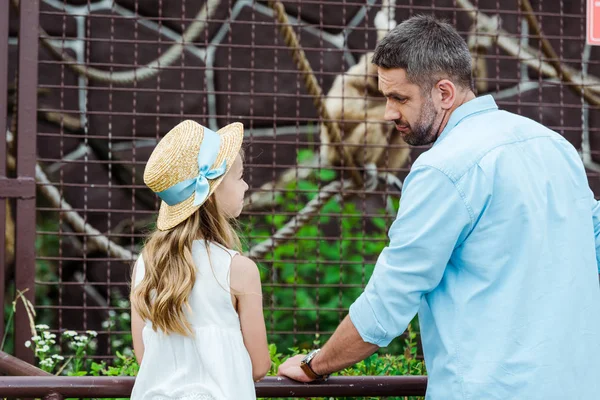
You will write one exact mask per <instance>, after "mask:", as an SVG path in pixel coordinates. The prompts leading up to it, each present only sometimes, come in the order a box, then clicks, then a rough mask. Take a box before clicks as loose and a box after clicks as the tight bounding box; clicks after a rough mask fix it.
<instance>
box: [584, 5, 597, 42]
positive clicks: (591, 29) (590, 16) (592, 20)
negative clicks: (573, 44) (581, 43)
mask: <svg viewBox="0 0 600 400" xmlns="http://www.w3.org/2000/svg"><path fill="white" fill-rule="evenodd" d="M587 43H588V44H592V45H600V1H598V0H588V1H587Z"/></svg>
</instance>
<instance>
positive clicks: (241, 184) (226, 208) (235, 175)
mask: <svg viewBox="0 0 600 400" xmlns="http://www.w3.org/2000/svg"><path fill="white" fill-rule="evenodd" d="M246 190H248V184H247V183H246V181H244V163H243V162H242V156H241V155H239V154H238V156H237V157H236V159H235V162H234V163H233V165H232V166H231V169H230V170H229V172H228V173H227V175H225V177H224V178H223V181H222V182H221V184H220V185H219V186H218V187H217V189H216V190H215V200H216V201H217V204H218V206H219V209H221V210H222V211H223V212H224V213H225V215H226V216H227V217H228V218H237V217H239V215H240V214H241V212H242V208H243V207H244V194H245V193H246Z"/></svg>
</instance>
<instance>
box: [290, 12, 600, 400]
mask: <svg viewBox="0 0 600 400" xmlns="http://www.w3.org/2000/svg"><path fill="white" fill-rule="evenodd" d="M373 63H374V64H375V65H377V67H378V76H379V89H380V90H381V92H382V93H383V94H384V95H385V97H386V98H387V106H386V111H385V119H386V120H389V121H393V122H394V123H395V125H396V129H397V130H398V132H399V133H400V135H402V137H403V139H404V140H405V141H406V142H407V143H409V144H412V145H427V144H430V143H433V146H432V148H431V149H430V150H428V151H427V152H425V153H424V154H422V155H421V156H420V157H419V158H418V159H417V160H416V161H415V163H414V165H413V166H412V169H411V171H410V174H409V175H408V176H407V178H406V181H405V184H404V191H403V195H402V201H401V205H400V210H399V212H398V216H397V219H396V221H395V222H394V223H393V225H392V226H391V228H390V231H389V237H390V243H389V246H388V247H387V248H385V250H384V251H383V252H382V254H381V255H380V257H379V259H378V261H377V265H376V267H375V271H374V273H373V276H372V277H371V279H370V281H369V283H368V285H367V287H366V289H365V292H364V293H363V294H362V295H361V296H360V297H359V298H358V299H357V300H356V302H355V303H354V304H353V305H352V306H351V307H350V313H349V316H347V317H346V318H345V319H344V320H343V321H342V323H341V324H340V326H339V327H338V328H337V330H336V331H335V333H334V334H333V336H332V337H331V339H330V340H329V341H328V342H327V343H326V344H325V346H324V347H323V348H322V349H321V350H320V351H318V352H312V353H310V355H309V356H308V357H307V358H306V359H304V361H303V364H304V365H302V366H301V362H302V360H303V356H296V357H293V358H291V359H290V360H288V361H287V362H286V363H284V364H283V365H282V366H281V367H280V369H279V374H280V375H285V376H288V377H290V378H293V379H296V380H299V381H303V382H308V381H311V380H313V379H314V378H319V377H320V376H322V375H325V374H329V373H332V372H334V371H338V370H341V369H343V368H345V367H347V366H349V365H352V364H354V363H356V362H358V361H360V360H362V359H364V358H366V357H368V356H369V355H371V354H372V353H373V352H375V351H376V350H377V349H378V348H379V347H385V346H387V345H388V344H389V343H390V341H391V340H392V339H394V338H395V337H397V336H399V335H400V334H402V332H403V331H404V330H405V329H406V327H407V325H408V323H409V322H410V321H411V319H412V318H413V317H414V315H415V314H416V313H417V311H418V312H419V322H420V326H421V335H422V341H423V352H424V355H425V363H426V366H427V370H428V375H429V384H428V388H427V399H428V400H439V399H443V400H455V399H460V400H465V399H473V400H483V399H485V400H490V399H503V400H504V399H526V400H532V399H540V400H541V399H544V400H546V399H600V288H599V284H598V275H597V271H598V262H599V260H600V258H599V256H598V250H599V247H600V207H599V205H598V202H596V201H595V200H594V197H593V194H592V192H591V190H590V189H589V186H588V182H587V177H586V174H585V170H584V167H583V165H582V163H581V160H580V158H579V156H578V154H577V152H576V150H575V149H574V148H573V146H571V144H569V143H568V142H567V141H566V140H565V139H564V138H563V137H561V136H560V135H559V134H557V133H555V132H553V131H551V130H549V129H547V128H545V127H544V126H542V125H540V124H538V123H536V122H534V121H532V120H529V119H527V118H524V117H521V116H518V115H515V114H511V113H508V112H505V111H500V110H498V107H497V106H496V103H495V102H494V100H493V98H492V97H491V96H483V97H479V98H477V97H476V96H475V94H474V93H473V91H472V90H471V88H472V80H471V56H470V54H469V50H468V48H467V45H466V43H465V42H464V41H463V40H462V38H461V37H460V36H459V35H458V33H457V32H456V31H455V30H454V29H453V28H452V27H451V26H450V25H448V24H446V23H442V22H439V21H437V20H435V19H433V18H431V17H427V16H417V17H413V18H411V19H409V20H406V21H405V22H403V23H402V24H400V25H399V26H397V27H396V28H395V29H394V30H392V31H391V32H390V33H389V34H388V35H387V36H386V37H385V38H384V39H383V40H382V41H381V42H380V43H379V45H378V46H377V48H376V50H375V54H374V56H373Z"/></svg>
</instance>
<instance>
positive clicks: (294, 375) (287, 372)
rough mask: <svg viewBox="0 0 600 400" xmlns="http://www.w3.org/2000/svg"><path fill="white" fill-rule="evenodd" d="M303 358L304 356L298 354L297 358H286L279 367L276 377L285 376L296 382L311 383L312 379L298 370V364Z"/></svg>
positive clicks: (300, 369)
mask: <svg viewBox="0 0 600 400" xmlns="http://www.w3.org/2000/svg"><path fill="white" fill-rule="evenodd" d="M305 356H306V355H305V354H298V355H297V356H294V357H291V358H288V359H287V360H286V361H285V362H284V363H283V364H281V365H280V366H279V370H278V371H277V375H280V376H287V377H288V378H290V379H293V380H295V381H298V382H312V379H310V378H309V377H308V376H306V374H305V373H304V371H302V368H300V362H301V361H302V359H303V358H304V357H305Z"/></svg>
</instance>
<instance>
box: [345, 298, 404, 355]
mask: <svg viewBox="0 0 600 400" xmlns="http://www.w3.org/2000/svg"><path fill="white" fill-rule="evenodd" d="M349 314H350V320H351V321H352V324H353V325H354V327H355V328H356V330H357V331H358V334H359V335H360V337H361V338H362V340H364V341H365V342H368V343H372V344H375V345H377V346H379V347H386V346H387V345H389V344H390V342H391V341H392V340H393V339H394V338H393V337H392V338H389V337H388V333H387V331H386V330H385V329H384V328H383V326H382V325H381V324H380V323H379V320H377V317H376V316H375V313H374V312H373V308H372V307H371V304H370V303H369V300H368V299H367V296H366V294H365V293H363V294H362V295H360V297H359V298H358V299H356V301H355V302H354V303H353V304H352V305H351V306H350V313H349Z"/></svg>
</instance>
